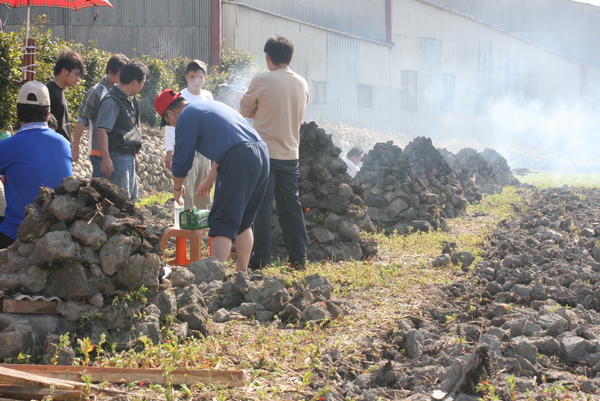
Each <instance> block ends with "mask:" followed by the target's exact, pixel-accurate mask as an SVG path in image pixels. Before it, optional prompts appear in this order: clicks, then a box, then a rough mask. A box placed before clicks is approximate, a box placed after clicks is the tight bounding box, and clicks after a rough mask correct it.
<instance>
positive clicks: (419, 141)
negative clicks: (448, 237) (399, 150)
mask: <svg viewBox="0 0 600 401" xmlns="http://www.w3.org/2000/svg"><path fill="white" fill-rule="evenodd" d="M403 157H404V158H405V159H407V160H408V161H409V163H410V166H411V167H412V169H413V171H414V172H415V175H416V176H417V178H418V179H419V181H421V183H422V184H423V185H424V186H425V188H426V189H427V190H428V191H429V192H432V193H434V194H436V195H437V196H438V204H439V205H440V207H441V208H442V209H443V211H444V215H445V217H447V218H454V217H457V216H460V215H462V214H464V213H465V211H466V209H467V198H466V196H465V191H464V188H463V185H462V184H461V182H460V181H459V180H458V178H457V177H456V174H454V171H452V169H451V168H450V166H449V165H448V163H446V162H445V161H444V158H443V157H442V155H441V153H440V151H439V150H438V149H436V148H435V147H434V146H433V143H432V142H431V138H425V137H422V136H421V137H418V138H415V139H414V140H413V141H411V142H410V143H409V144H408V145H406V148H404V153H403ZM477 197H479V198H480V199H481V195H475V194H474V195H473V198H477Z"/></svg>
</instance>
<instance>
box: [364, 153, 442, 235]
mask: <svg viewBox="0 0 600 401" xmlns="http://www.w3.org/2000/svg"><path fill="white" fill-rule="evenodd" d="M362 161H363V166H362V168H361V170H360V171H359V172H358V174H357V175H356V178H357V179H358V181H359V182H360V184H361V185H362V187H363V188H364V189H363V190H364V191H365V193H366V196H365V204H366V206H368V215H369V217H370V218H371V220H372V221H373V222H374V223H375V224H377V225H378V228H379V229H380V230H385V231H386V232H393V231H398V232H400V233H406V232H408V231H409V229H410V228H412V229H415V230H420V231H429V230H433V229H438V228H441V229H445V228H446V223H445V219H444V217H445V216H444V213H443V210H442V209H441V207H440V205H441V203H440V196H439V195H438V194H436V193H434V192H432V191H430V190H428V188H427V187H426V186H425V185H424V184H423V182H422V181H421V180H419V179H418V177H417V175H416V174H415V172H414V170H413V169H412V167H411V165H410V161H409V159H408V158H406V157H404V156H403V154H402V149H400V147H398V146H396V145H394V144H393V142H387V143H378V144H376V145H375V147H374V148H373V149H372V150H371V151H370V152H369V153H367V154H366V155H365V156H364V157H363V160H362Z"/></svg>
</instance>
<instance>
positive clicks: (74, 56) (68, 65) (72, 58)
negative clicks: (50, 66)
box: [54, 51, 85, 76]
mask: <svg viewBox="0 0 600 401" xmlns="http://www.w3.org/2000/svg"><path fill="white" fill-rule="evenodd" d="M63 68H64V69H66V70H67V71H69V72H71V71H73V70H74V69H76V68H77V69H79V71H81V76H83V73H84V72H85V71H84V65H83V59H82V58H81V56H80V55H79V53H75V52H67V51H65V52H62V53H60V54H59V55H58V59H56V64H54V76H56V75H59V74H60V72H61V71H62V70H63Z"/></svg>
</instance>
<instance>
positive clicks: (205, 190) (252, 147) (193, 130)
mask: <svg viewBox="0 0 600 401" xmlns="http://www.w3.org/2000/svg"><path fill="white" fill-rule="evenodd" d="M154 107H155V109H156V111H157V112H158V114H159V115H160V116H161V117H162V118H163V125H165V124H168V125H171V126H174V127H175V150H174V152H173V164H172V166H171V171H172V173H173V185H174V187H173V196H174V198H175V202H177V203H179V204H181V193H182V191H185V190H186V188H183V180H184V178H185V177H186V175H187V173H188V171H189V170H190V169H191V168H192V165H193V163H194V156H195V153H196V151H198V152H199V153H200V154H202V155H203V156H204V157H206V158H207V159H209V160H211V161H212V168H211V170H210V173H209V174H208V177H207V178H206V179H205V180H204V181H202V182H201V183H200V184H199V186H198V188H189V190H191V191H196V195H198V196H200V197H201V198H206V197H208V196H209V195H210V191H211V189H212V187H213V185H214V186H215V193H214V203H213V206H212V208H211V210H210V214H209V216H208V225H209V228H210V230H209V234H208V235H209V236H211V237H212V238H213V242H212V253H213V255H214V256H216V257H217V259H219V260H220V261H221V262H225V261H226V260H227V259H228V258H229V253H230V252H231V245H232V241H235V248H236V254H237V270H241V271H244V270H246V269H247V267H248V262H249V260H250V252H251V251H252V245H253V243H254V235H253V233H252V224H253V222H254V218H255V217H256V213H257V211H258V208H259V206H260V204H261V203H262V199H263V196H264V194H265V189H266V187H267V182H268V179H269V152H268V150H267V146H266V144H265V143H264V142H263V141H262V140H261V139H260V136H259V135H258V133H257V132H256V131H255V130H254V128H252V126H251V125H250V124H249V123H248V122H247V121H246V120H245V119H244V117H242V116H241V115H240V114H239V113H238V112H236V111H235V110H233V109H232V108H231V107H229V106H227V105H225V104H223V103H221V102H201V101H198V102H191V103H189V104H188V102H187V101H186V100H185V99H184V98H183V97H182V96H181V94H179V93H175V92H174V91H173V90H171V89H165V90H164V91H163V92H162V93H160V94H159V95H158V97H157V98H156V100H155V102H154Z"/></svg>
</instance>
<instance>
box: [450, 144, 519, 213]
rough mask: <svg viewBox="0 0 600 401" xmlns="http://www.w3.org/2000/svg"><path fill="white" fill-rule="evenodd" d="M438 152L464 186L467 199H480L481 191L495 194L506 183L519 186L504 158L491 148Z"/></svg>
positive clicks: (475, 200) (472, 200)
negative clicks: (479, 150) (455, 152)
mask: <svg viewBox="0 0 600 401" xmlns="http://www.w3.org/2000/svg"><path fill="white" fill-rule="evenodd" d="M440 153H441V154H442V155H443V157H444V160H445V161H446V163H448V165H449V166H450V168H451V169H452V170H453V171H454V173H455V174H456V176H457V177H458V179H459V181H460V182H461V183H462V185H463V187H464V188H465V193H466V196H467V200H468V201H469V202H477V201H479V200H481V193H484V194H495V193H499V192H501V191H502V188H504V187H505V186H507V185H511V186H519V185H520V183H519V181H518V180H517V179H516V178H515V177H514V175H513V174H512V172H511V170H510V167H509V166H508V163H507V162H506V159H504V157H502V155H500V154H499V153H498V152H496V151H495V150H493V149H485V150H484V151H483V152H481V153H479V152H477V151H476V150H475V149H472V148H464V149H462V150H460V151H459V152H458V153H457V154H456V155H455V154H453V153H451V152H449V151H448V150H446V149H441V150H440Z"/></svg>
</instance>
